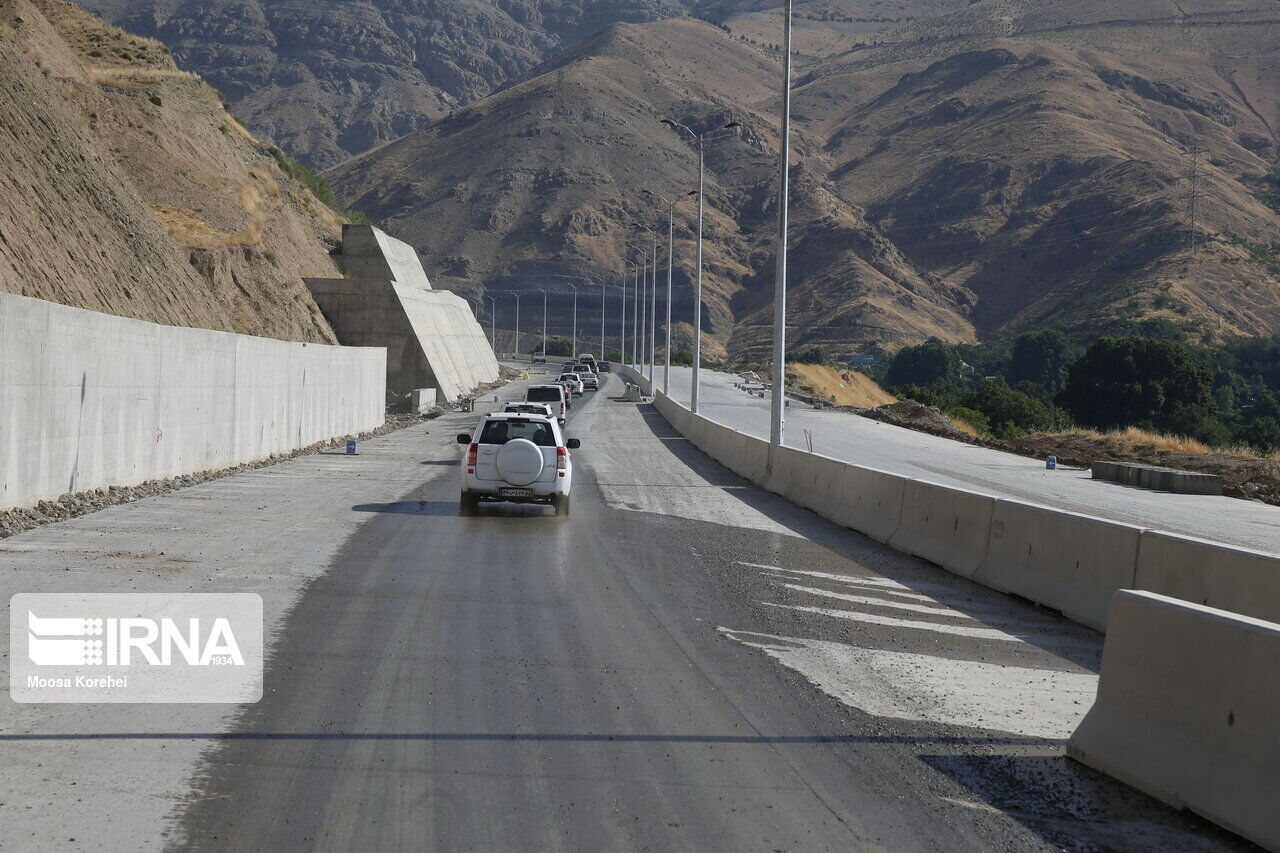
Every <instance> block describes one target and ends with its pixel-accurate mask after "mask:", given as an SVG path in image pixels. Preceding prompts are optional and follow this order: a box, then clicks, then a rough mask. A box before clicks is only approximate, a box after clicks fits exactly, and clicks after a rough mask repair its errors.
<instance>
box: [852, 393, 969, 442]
mask: <svg viewBox="0 0 1280 853" xmlns="http://www.w3.org/2000/svg"><path fill="white" fill-rule="evenodd" d="M861 414H863V415H865V416H866V417H868V418H874V419H875V420H877V421H884V422H885V423H889V424H894V425H895V426H900V427H906V428H907V429H914V430H916V431H918V432H927V433H929V434H930V435H940V436H942V437H943V438H952V439H955V440H956V441H963V442H965V443H967V444H975V443H976V442H977V439H975V438H974V437H973V436H971V435H969V434H968V433H965V432H961V431H960V430H958V429H956V425H955V424H953V423H952V422H951V419H950V418H948V417H947V416H946V415H944V414H943V413H942V412H941V410H939V409H938V408H936V407H934V406H926V405H924V404H923V403H917V402H916V401H915V400H899V401H898V402H896V403H890V404H889V405H887V406H877V407H876V408H874V409H864V410H862V412H861Z"/></svg>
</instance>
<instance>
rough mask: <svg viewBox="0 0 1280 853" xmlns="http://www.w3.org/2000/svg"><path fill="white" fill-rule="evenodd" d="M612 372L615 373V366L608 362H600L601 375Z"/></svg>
mask: <svg viewBox="0 0 1280 853" xmlns="http://www.w3.org/2000/svg"><path fill="white" fill-rule="evenodd" d="M612 371H613V365H612V364H611V363H609V362H607V361H602V362H600V372H601V373H611V372H612Z"/></svg>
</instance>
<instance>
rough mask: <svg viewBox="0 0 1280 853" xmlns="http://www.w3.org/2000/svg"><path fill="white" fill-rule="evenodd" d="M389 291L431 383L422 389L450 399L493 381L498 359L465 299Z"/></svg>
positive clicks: (412, 290) (432, 292) (405, 290)
mask: <svg viewBox="0 0 1280 853" xmlns="http://www.w3.org/2000/svg"><path fill="white" fill-rule="evenodd" d="M391 287H392V289H393V290H394V292H395V295H396V298H397V299H398V300H399V302H400V306H401V309H402V310H403V311H404V315H405V317H407V318H408V320H409V325H410V326H411V327H412V328H413V330H414V332H415V333H416V336H417V340H418V344H419V345H420V346H421V347H422V351H423V353H424V355H425V357H426V366H427V370H428V372H429V378H430V380H431V381H429V382H428V383H427V384H426V385H425V386H422V387H430V388H436V389H438V390H439V392H440V394H441V395H442V396H443V397H444V398H445V399H448V400H455V399H457V398H458V397H460V396H461V395H463V394H465V393H466V392H468V391H470V390H471V389H473V388H475V387H476V386H477V385H480V384H482V383H485V382H493V381H494V380H496V379H497V378H498V359H497V358H495V357H494V354H493V348H492V347H490V346H489V339H488V338H487V337H486V336H485V333H484V329H482V328H481V327H480V323H479V321H477V320H476V318H475V315H474V314H472V313H471V308H470V306H468V305H467V301H466V300H465V299H463V298H462V297H461V296H457V295H455V294H452V293H449V292H448V291H446V290H421V289H418V288H413V287H404V286H403V285H399V284H394V285H391ZM396 390H411V389H396Z"/></svg>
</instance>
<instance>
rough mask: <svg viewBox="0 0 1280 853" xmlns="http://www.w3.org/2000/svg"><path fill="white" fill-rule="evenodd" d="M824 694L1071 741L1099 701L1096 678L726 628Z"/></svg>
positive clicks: (913, 715) (890, 712)
mask: <svg viewBox="0 0 1280 853" xmlns="http://www.w3.org/2000/svg"><path fill="white" fill-rule="evenodd" d="M720 631H721V633H723V634H724V635H725V636H727V637H729V638H731V639H733V640H736V641H737V642H739V643H742V644H744V645H747V646H750V647H752V648H756V649H759V650H761V651H763V652H764V653H765V654H767V655H769V656H770V657H771V658H774V659H775V660H777V661H778V662H779V663H781V664H783V665H784V666H787V667H790V668H791V669H794V670H796V671H797V672H799V673H800V674H802V675H803V676H804V677H805V678H807V679H808V680H809V681H810V682H812V683H813V684H814V686H816V687H818V688H819V689H820V690H822V691H823V692H824V693H827V694H828V695H830V696H833V697H835V698H836V699H839V700H840V701H841V702H844V703H845V704H846V705H850V706H852V707H855V708H859V709H861V710H863V711H866V712H867V713H869V714H873V715H875V716H879V717H892V718H895V719H902V720H918V721H924V722H932V723H941V724H945V725H958V726H966V727H971V728H980V729H993V730H997V731H1002V732H1008V733H1011V734H1015V735H1021V736H1025V737H1041V738H1049V739H1055V740H1061V739H1065V738H1066V737H1068V736H1069V735H1070V734H1071V732H1072V731H1074V730H1075V728H1076V726H1077V725H1078V724H1079V722H1080V719H1081V718H1082V717H1083V716H1084V714H1085V712H1086V711H1088V709H1089V707H1090V706H1091V705H1092V704H1093V697H1094V694H1095V692H1096V690H1097V683H1098V679H1097V676H1095V675H1093V674H1091V673H1079V672H1059V671H1057V670H1051V669H1033V668H1030V667H1020V666H1005V665H1001V664H994V663H982V662H979V661H965V660H952V659H950V658H943V657H936V656H933V655H922V654H913V653H908V652H891V651H883V650H878V649H863V648H859V647H857V646H852V645H848V644H846V643H834V642H829V641H826V640H809V639H802V638H799V637H778V636H773V635H769V634H757V633H753V632H743V631H734V630H733V629H729V628H723V627H722V628H720Z"/></svg>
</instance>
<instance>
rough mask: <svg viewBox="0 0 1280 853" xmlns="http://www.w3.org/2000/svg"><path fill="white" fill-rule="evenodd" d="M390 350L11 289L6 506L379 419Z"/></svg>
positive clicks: (285, 446)
mask: <svg viewBox="0 0 1280 853" xmlns="http://www.w3.org/2000/svg"><path fill="white" fill-rule="evenodd" d="M385 375H386V351H385V350H383V349H381V348H349V347H334V346H324V345H320V344H303V343H290V342H288V341H278V340H274V339H270V338H255V337H250V336H248V335H235V334H231V333H229V332H214V331H209V330H206V329H187V328H180V327H176V326H160V325H157V324H155V323H147V322H144V321H142V320H132V319H129V318H126V317H116V316H113V315H109V314H99V313H97V312H95V311H85V310H83V309H80V308H71V307H68V306H66V305H57V304H55V303H52V302H45V301H43V300H39V299H30V298H27V297H23V296H16V295H14V294H8V293H0V472H3V476H0V509H9V508H12V507H20V506H30V505H32V504H35V503H36V502H38V501H41V500H50V499H56V498H58V497H59V496H61V495H63V494H66V493H69V492H71V493H74V492H78V491H85V490H88V489H98V488H104V487H107V486H132V485H137V484H138V483H142V482H144V481H146V480H152V479H163V478H168V477H176V476H180V475H182V474H190V473H194V472H197V471H208V470H217V469H221V468H230V467H233V466H236V465H240V464H242V463H245V462H255V461H258V460H261V459H266V458H267V457H269V456H271V455H272V454H278V453H287V452H289V451H292V450H296V449H298V448H300V447H306V446H308V445H310V444H314V443H315V442H318V441H325V440H328V439H331V438H337V437H341V436H344V435H353V434H357V433H361V432H366V431H368V430H371V429H374V428H376V427H378V426H381V425H382V423H383V422H384V420H385V418H384V413H385V406H386V385H385Z"/></svg>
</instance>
